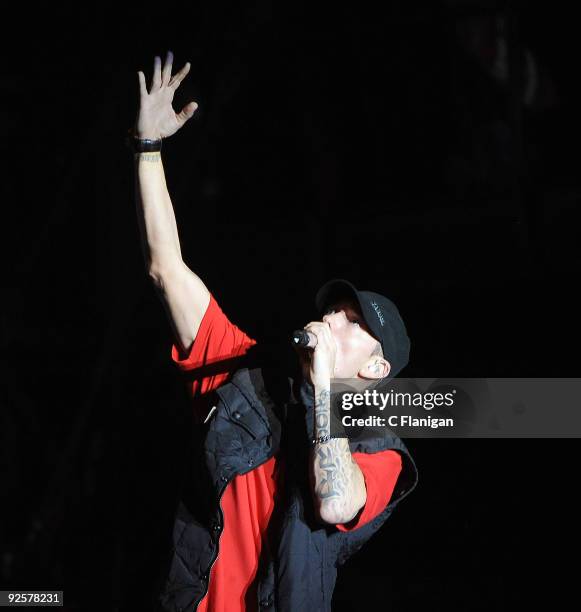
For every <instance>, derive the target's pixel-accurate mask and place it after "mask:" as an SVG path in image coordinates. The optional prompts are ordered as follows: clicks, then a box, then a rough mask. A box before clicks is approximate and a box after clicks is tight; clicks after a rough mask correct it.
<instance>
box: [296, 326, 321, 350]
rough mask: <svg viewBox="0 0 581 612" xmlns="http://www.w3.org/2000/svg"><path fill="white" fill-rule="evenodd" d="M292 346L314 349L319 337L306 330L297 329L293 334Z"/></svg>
mask: <svg viewBox="0 0 581 612" xmlns="http://www.w3.org/2000/svg"><path fill="white" fill-rule="evenodd" d="M291 344H293V345H294V346H298V347H300V348H310V349H314V348H315V347H316V346H317V336H315V334H313V333H311V332H310V331H307V330H306V329H297V330H295V331H294V332H293V335H292V339H291Z"/></svg>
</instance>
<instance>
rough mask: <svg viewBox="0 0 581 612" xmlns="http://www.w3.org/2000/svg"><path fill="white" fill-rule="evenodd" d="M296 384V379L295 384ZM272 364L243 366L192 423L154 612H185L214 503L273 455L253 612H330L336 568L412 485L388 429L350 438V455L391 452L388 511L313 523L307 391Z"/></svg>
mask: <svg viewBox="0 0 581 612" xmlns="http://www.w3.org/2000/svg"><path fill="white" fill-rule="evenodd" d="M294 381H296V382H294ZM294 381H293V378H292V377H287V376H286V375H283V374H281V369H280V368H277V367H271V368H268V367H251V368H248V367H245V368H242V369H239V370H238V371H236V373H235V374H234V375H233V377H232V379H231V381H230V382H229V383H227V384H224V385H223V386H221V387H219V388H218V389H217V390H216V391H214V392H213V394H212V398H211V399H212V400H214V401H213V403H212V405H215V406H216V409H215V410H214V411H213V412H212V414H211V416H210V418H209V419H208V421H207V423H205V424H204V425H201V426H198V427H196V428H195V429H196V432H195V438H196V439H195V440H194V447H193V450H192V453H193V461H192V470H191V476H190V479H189V480H190V483H189V484H190V486H189V487H188V490H187V492H185V493H184V495H183V497H182V500H181V502H180V504H179V507H178V510H177V513H176V517H175V522H174V529H173V551H172V556H171V560H170V564H169V571H168V572H167V573H166V574H165V584H164V586H163V588H162V589H161V593H160V596H159V603H160V605H161V609H162V610H166V611H171V612H177V611H193V610H195V609H196V608H197V606H198V603H199V602H200V601H201V599H202V598H203V597H204V595H205V594H206V592H207V588H208V578H209V576H210V569H211V567H212V565H213V563H214V562H215V560H216V558H217V555H218V552H219V538H220V533H221V532H222V529H223V525H224V516H223V513H222V509H221V507H220V499H221V497H222V495H223V492H224V490H225V488H226V487H227V486H228V483H229V482H230V481H231V480H232V479H233V478H234V477H235V476H236V475H237V474H244V473H246V472H249V471H250V470H253V469H255V468H256V467H257V466H259V465H261V464H262V463H264V462H266V461H267V460H268V459H270V458H271V457H272V456H274V455H275V454H277V453H279V455H278V456H279V457H282V459H283V462H284V477H283V481H282V482H283V486H282V487H278V488H277V493H276V498H275V500H274V501H275V506H274V511H273V515H272V517H271V520H270V523H269V528H268V533H267V538H266V542H264V544H263V552H262V555H261V559H260V563H259V568H258V573H257V577H256V582H255V591H252V594H250V593H249V596H251V597H257V598H258V607H259V609H261V610H271V611H277V612H301V611H303V610H313V611H320V612H323V611H325V612H326V611H330V610H331V597H332V594H333V589H334V586H335V581H336V577H337V567H338V566H340V565H341V564H342V563H344V562H345V561H346V560H347V559H348V558H349V557H350V556H351V555H352V554H353V553H354V552H356V551H357V550H359V549H360V548H361V547H362V546H363V544H364V543H365V542H367V540H369V538H370V537H371V536H372V535H373V534H374V533H375V532H376V531H377V530H378V529H379V528H380V527H381V525H383V523H384V522H385V521H386V519H387V518H388V517H389V516H390V514H391V513H392V511H393V509H394V508H395V506H396V505H397V504H398V503H399V502H400V501H401V500H402V498H403V497H405V496H406V495H408V494H409V493H410V491H411V490H412V489H413V488H414V487H415V486H416V484H417V480H418V474H417V469H416V466H415V463H414V461H413V459H412V458H411V456H410V454H409V452H408V450H407V448H406V447H405V445H404V443H403V442H402V441H401V440H400V439H399V438H398V437H397V436H395V435H394V434H393V432H390V431H389V430H387V429H386V430H385V433H384V432H381V434H380V435H381V437H379V436H378V434H377V432H375V433H374V436H375V437H371V438H366V439H361V440H358V441H357V442H353V441H350V449H351V452H364V453H376V452H379V451H383V450H387V449H394V450H397V451H399V452H400V454H401V457H402V472H401V473H400V475H399V478H398V480H397V483H396V486H395V490H394V492H393V495H392V497H391V500H390V502H389V503H388V505H387V506H386V508H385V509H384V510H383V511H382V512H381V513H380V514H379V515H378V516H377V517H375V518H374V519H373V520H372V521H370V522H369V523H367V524H366V525H363V526H362V527H360V528H358V529H355V530H354V531H350V532H342V531H338V530H337V529H336V528H335V527H333V526H332V525H325V524H323V523H321V522H320V521H318V520H317V519H316V517H315V514H314V505H313V501H312V493H311V489H310V485H309V479H308V473H309V445H308V443H307V441H308V439H309V438H310V437H312V434H313V410H314V408H313V394H312V387H311V386H310V385H308V384H307V383H306V382H304V381H302V382H301V380H300V378H299V377H297V376H295V378H294Z"/></svg>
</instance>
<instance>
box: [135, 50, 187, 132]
mask: <svg viewBox="0 0 581 612" xmlns="http://www.w3.org/2000/svg"><path fill="white" fill-rule="evenodd" d="M172 62H173V53H172V52H171V51H168V52H167V56H166V60H165V64H164V66H163V70H162V69H161V58H160V57H159V56H157V55H156V56H155V59H154V61H153V77H152V80H151V87H150V89H149V92H148V91H147V87H146V85H145V75H144V74H143V72H141V71H139V72H138V73H137V75H138V77H139V93H140V105H139V113H138V115H137V120H136V123H135V130H136V135H137V136H138V137H139V138H151V139H154V140H155V139H158V138H167V137H168V136H171V135H172V134H175V133H176V132H177V131H178V130H179V129H180V128H181V127H182V126H183V125H184V123H186V121H187V120H188V119H190V118H191V117H192V116H193V114H194V112H195V111H196V109H197V108H198V105H197V104H196V103H195V102H190V103H189V104H186V105H185V106H184V108H183V109H182V110H181V112H179V113H176V112H175V111H174V109H173V107H172V101H173V96H174V93H175V92H176V90H177V88H178V87H179V85H180V83H181V82H182V81H183V80H184V78H185V77H186V75H187V74H188V72H189V71H190V63H189V62H187V63H186V64H185V66H184V67H183V68H182V69H181V70H180V71H179V72H177V73H176V74H174V75H173V77H172V75H171V69H172Z"/></svg>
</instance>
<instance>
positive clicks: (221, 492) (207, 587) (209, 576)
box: [194, 455, 274, 612]
mask: <svg viewBox="0 0 581 612" xmlns="http://www.w3.org/2000/svg"><path fill="white" fill-rule="evenodd" d="M272 457H274V455H270V456H269V457H267V458H266V459H265V460H264V461H262V462H261V463H257V464H256V465H255V466H254V467H253V468H252V470H255V469H256V468H257V467H260V466H261V465H264V464H265V463H266V462H267V461H268V460H269V459H272ZM252 470H249V472H251V471H252ZM244 473H245V474H247V473H248V472H244ZM236 476H238V474H235V476H234V478H235V477H236ZM234 478H231V479H230V480H229V481H228V482H227V483H226V484H225V485H224V488H223V489H222V490H221V491H220V494H219V495H218V510H219V511H220V520H221V522H222V529H221V530H220V535H219V536H218V541H217V542H216V554H215V555H214V558H213V559H212V563H210V567H209V568H208V580H207V582H206V590H205V591H204V593H203V594H202V596H201V597H200V599H198V601H196V603H195V604H194V612H195V611H196V610H197V609H198V607H199V605H200V604H201V603H202V600H203V599H204V597H206V595H207V594H208V591H209V590H210V578H211V577H212V568H213V567H214V563H216V561H217V560H218V555H219V554H220V538H221V537H222V533H223V532H224V511H223V510H222V504H221V502H222V496H223V495H224V491H226V489H227V488H228V485H229V484H230V483H231V482H232V480H234Z"/></svg>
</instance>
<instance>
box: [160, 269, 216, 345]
mask: <svg viewBox="0 0 581 612" xmlns="http://www.w3.org/2000/svg"><path fill="white" fill-rule="evenodd" d="M150 276H151V278H152V280H153V283H154V285H155V287H156V289H157V290H158V293H159V295H160V297H161V299H162V301H163V304H164V306H165V308H166V311H167V314H168V317H169V319H170V323H171V324H172V327H173V330H174V334H175V336H176V339H177V341H178V343H179V344H180V347H181V348H182V350H183V351H187V350H188V349H189V348H190V347H191V345H192V342H193V341H194V340H195V338H196V335H197V333H198V329H199V327H200V323H201V321H202V319H203V317H204V313H205V312H206V309H207V308H208V304H209V303H210V292H209V291H208V288H207V287H206V285H205V284H204V283H203V281H202V280H201V279H200V277H199V276H197V275H196V274H194V273H193V272H192V271H191V270H190V269H189V268H188V266H186V264H185V263H184V262H183V261H182V260H178V261H177V262H176V263H175V264H174V265H171V266H168V267H166V268H164V269H163V270H151V271H150Z"/></svg>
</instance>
